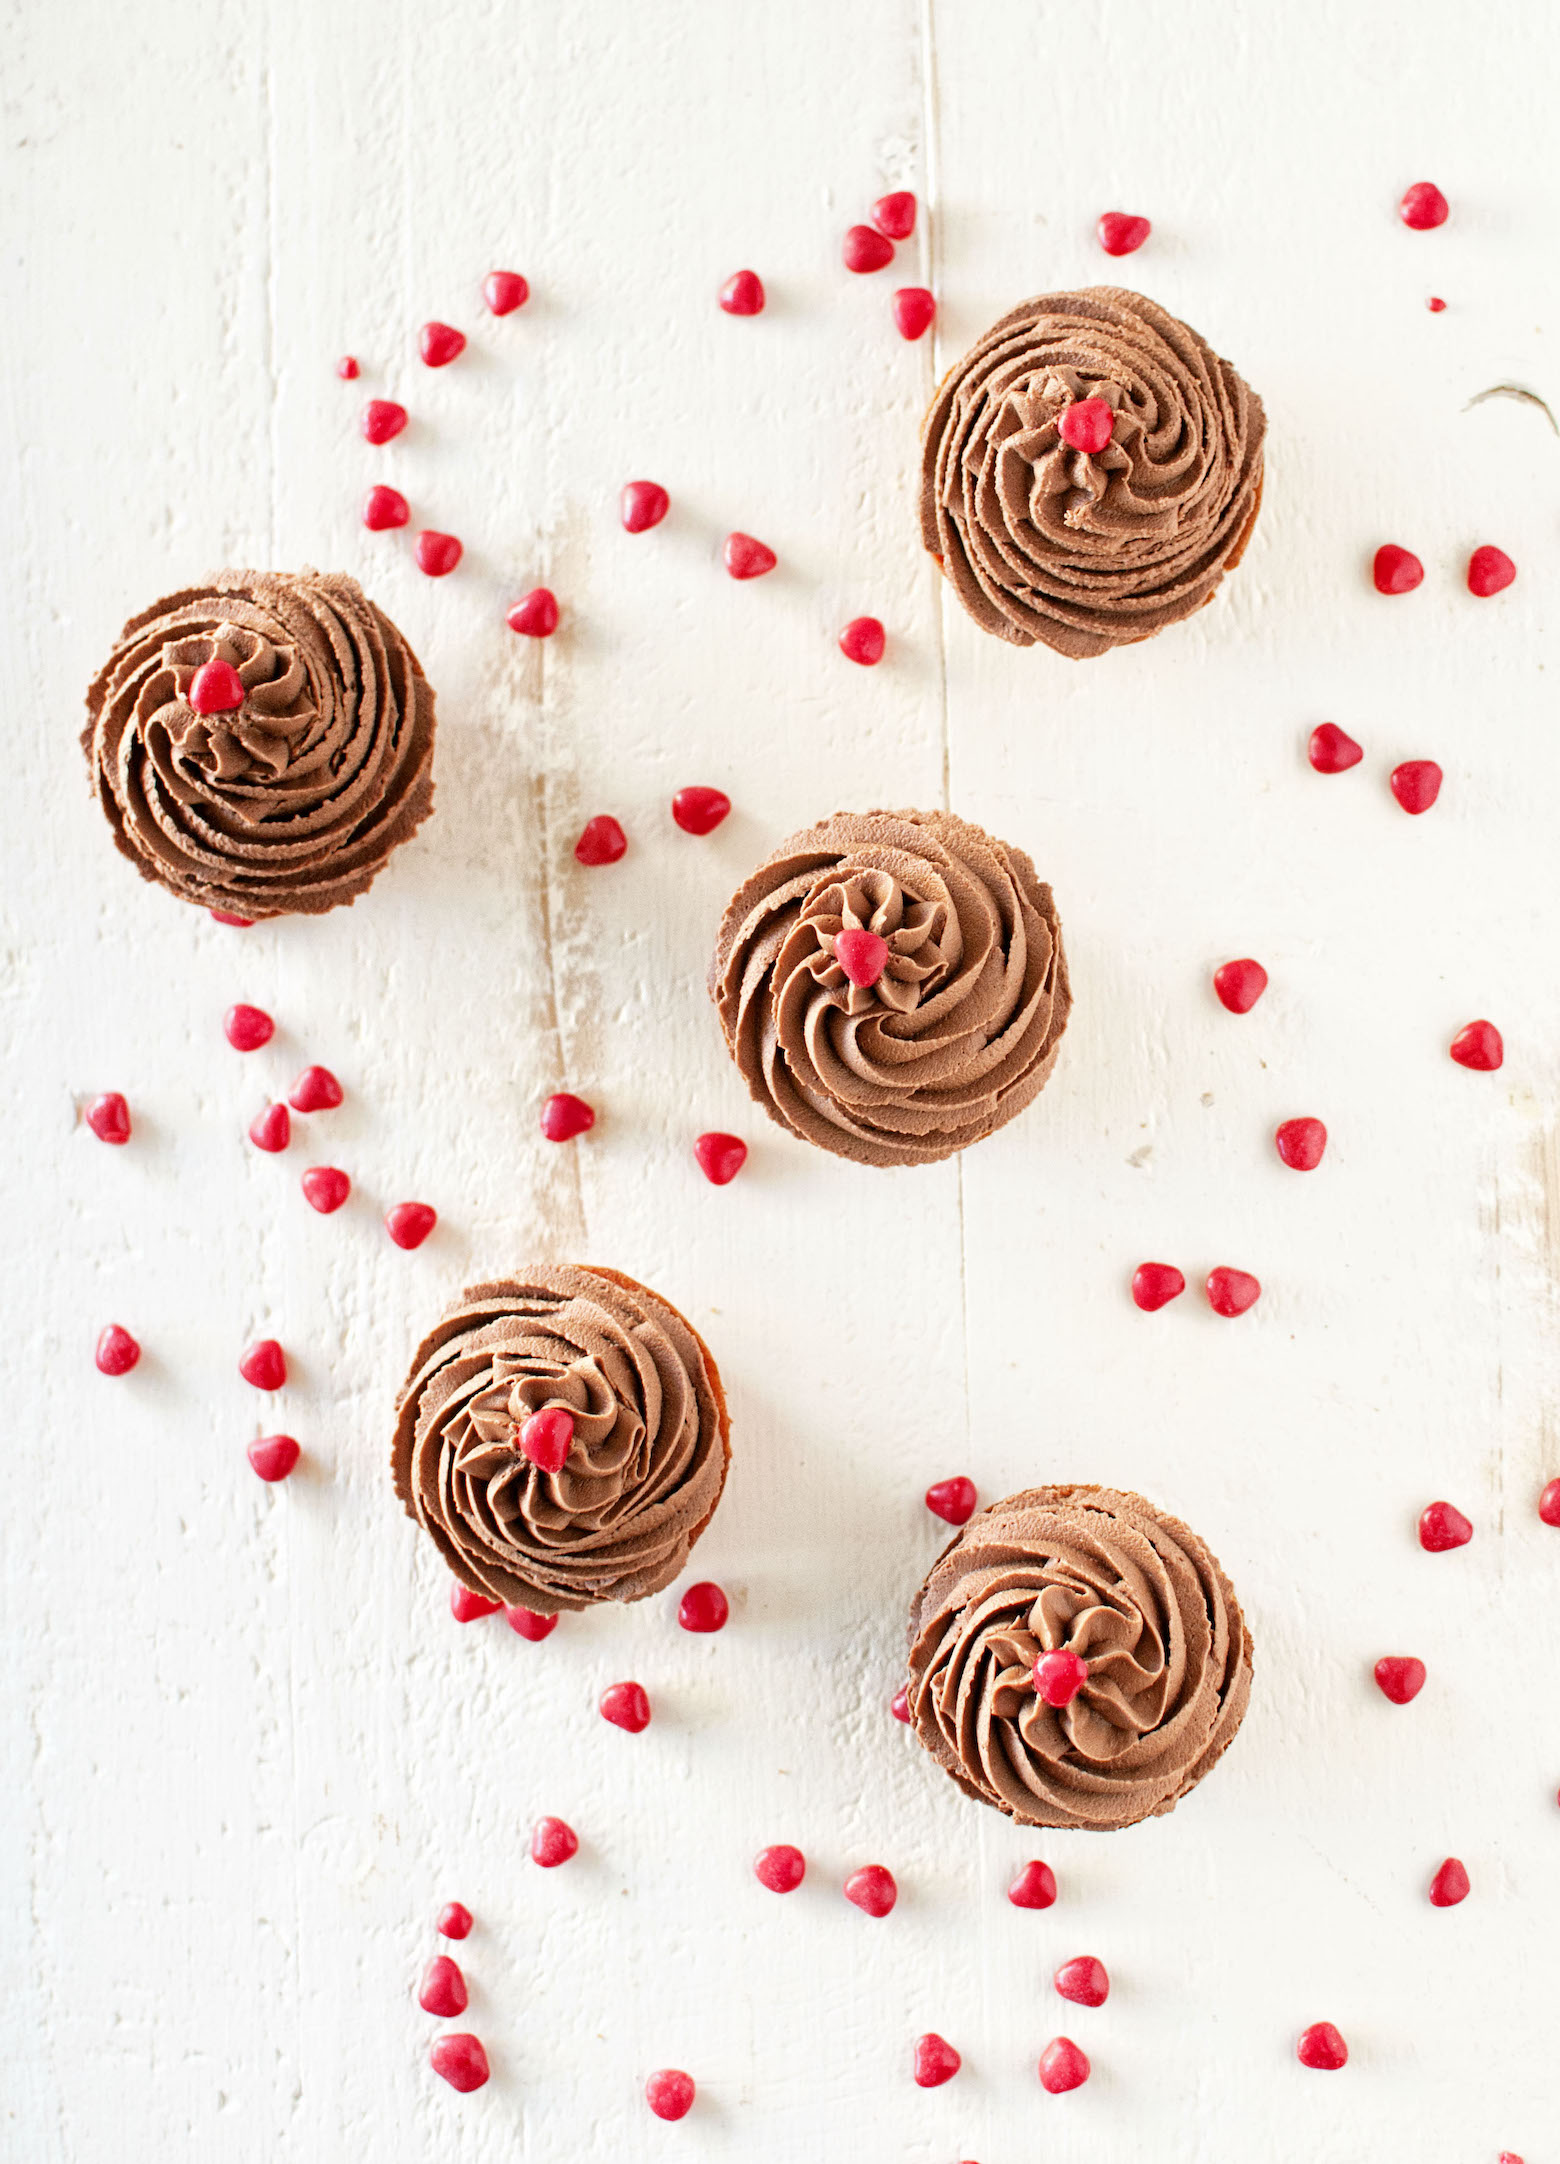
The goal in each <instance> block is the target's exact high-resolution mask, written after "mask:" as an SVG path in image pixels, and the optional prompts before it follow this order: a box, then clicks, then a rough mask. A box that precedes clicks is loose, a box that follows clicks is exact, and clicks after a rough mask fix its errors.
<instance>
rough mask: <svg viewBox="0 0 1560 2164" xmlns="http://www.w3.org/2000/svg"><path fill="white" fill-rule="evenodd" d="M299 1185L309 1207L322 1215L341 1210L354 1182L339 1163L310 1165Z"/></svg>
mask: <svg viewBox="0 0 1560 2164" xmlns="http://www.w3.org/2000/svg"><path fill="white" fill-rule="evenodd" d="M298 1185H299V1186H300V1187H301V1188H302V1189H303V1199H304V1201H305V1202H306V1203H307V1204H308V1205H309V1208H310V1209H311V1210H318V1211H319V1213H320V1215H321V1217H329V1216H330V1215H331V1213H332V1211H334V1210H339V1209H340V1208H341V1205H342V1204H343V1203H344V1202H345V1201H346V1199H347V1197H348V1195H350V1194H351V1192H352V1182H351V1180H350V1179H349V1178H348V1176H347V1174H346V1173H345V1172H343V1171H342V1169H341V1167H340V1166H339V1165H310V1167H309V1169H308V1171H307V1172H306V1173H305V1174H304V1175H303V1178H302V1179H301V1180H300V1181H299V1182H298Z"/></svg>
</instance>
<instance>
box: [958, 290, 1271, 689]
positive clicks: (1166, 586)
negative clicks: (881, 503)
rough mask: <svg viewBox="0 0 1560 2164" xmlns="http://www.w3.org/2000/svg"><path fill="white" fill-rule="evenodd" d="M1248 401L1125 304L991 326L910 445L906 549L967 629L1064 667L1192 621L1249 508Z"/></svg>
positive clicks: (1165, 326)
mask: <svg viewBox="0 0 1560 2164" xmlns="http://www.w3.org/2000/svg"><path fill="white" fill-rule="evenodd" d="M1265 427H1266V423H1265V421H1264V417H1263V412H1262V401H1261V400H1260V399H1259V398H1258V397H1257V396H1256V395H1255V393H1254V392H1253V391H1251V390H1250V389H1249V388H1248V386H1247V385H1246V384H1245V383H1244V382H1243V381H1242V380H1241V378H1240V377H1239V376H1238V375H1237V374H1236V372H1235V370H1234V369H1233V368H1232V367H1231V366H1230V364H1229V362H1228V361H1221V360H1220V359H1219V356H1218V355H1217V354H1216V353H1215V352H1213V351H1212V349H1211V348H1210V347H1209V346H1208V345H1207V344H1206V343H1205V342H1204V341H1203V340H1202V339H1201V338H1199V337H1198V335H1197V333H1196V332H1195V331H1194V330H1191V329H1189V328H1188V326H1187V325H1186V324H1184V323H1179V322H1177V320H1176V318H1175V317H1174V316H1172V315H1168V314H1167V313H1166V312H1165V310H1164V309H1163V308H1159V307H1156V306H1155V304H1154V303H1153V302H1152V301H1150V300H1145V299H1144V298H1143V296H1142V294H1141V293H1127V292H1123V291H1122V290H1121V289H1120V288H1119V287H1117V286H1093V287H1091V288H1090V289H1089V290H1088V291H1087V292H1084V293H1043V294H1041V295H1040V296H1039V298H1038V299H1036V300H1032V301H1025V302H1023V304H1022V305H1021V306H1020V307H1017V308H1015V309H1013V310H1012V311H1011V312H1010V313H1009V314H1008V315H1005V316H1004V317H1003V318H1002V320H1001V322H1000V323H996V324H993V326H992V328H991V329H990V330H989V331H988V332H987V333H986V335H985V337H984V338H982V339H981V340H980V341H979V343H978V344H977V345H975V346H972V347H971V349H970V351H969V352H968V353H966V355H965V356H964V358H963V360H962V361H960V362H959V364H958V366H957V367H956V368H954V369H953V370H952V371H951V372H950V373H949V375H948V376H947V377H946V379H945V380H944V382H943V385H942V388H941V389H940V390H939V391H938V393H937V396H936V398H935V399H934V400H933V401H932V407H931V411H930V412H929V413H928V414H927V417H926V425H925V428H924V430H923V433H922V451H921V537H922V539H923V540H924V542H925V544H926V546H927V548H928V549H929V550H930V551H931V553H932V554H933V555H934V556H935V557H936V558H937V561H938V562H939V563H940V564H941V565H942V567H943V570H944V571H945V572H946V573H947V574H948V577H949V578H950V579H951V580H952V582H953V585H954V589H955V591H956V592H957V594H958V596H959V599H960V600H961V601H962V602H963V603H964V606H965V608H966V609H967V610H968V611H969V613H970V615H971V616H973V617H974V619H975V621H976V623H978V624H979V625H980V626H981V628H982V629H983V630H985V631H994V632H995V633H996V634H997V637H998V638H1000V639H1007V640H1009V641H1010V642H1011V643H1012V644H1013V645H1014V646H1033V645H1034V644H1035V643H1036V641H1037V640H1038V641H1043V642H1044V643H1045V645H1047V646H1052V647H1055V649H1056V651H1057V652H1058V653H1059V654H1067V655H1069V656H1070V657H1071V658H1072V659H1073V660H1075V661H1082V660H1086V659H1088V658H1089V657H1091V656H1093V655H1095V654H1103V653H1105V652H1107V651H1108V650H1109V648H1111V647H1112V646H1126V645H1130V644H1132V643H1133V642H1134V641H1136V640H1138V639H1147V638H1151V637H1152V636H1153V634H1154V633H1155V632H1156V631H1162V630H1163V629H1164V627H1165V626H1166V624H1176V623H1179V622H1180V621H1181V619H1182V618H1183V617H1186V616H1191V615H1193V614H1194V613H1195V612H1196V611H1197V610H1198V609H1200V608H1201V607H1202V606H1203V604H1204V602H1206V601H1209V600H1211V599H1212V598H1213V592H1214V589H1215V587H1216V586H1217V585H1218V583H1219V581H1220V579H1221V578H1223V576H1224V574H1225V572H1226V571H1232V570H1233V569H1234V568H1235V566H1236V564H1238V563H1239V562H1240V559H1241V554H1242V551H1243V550H1244V549H1245V546H1246V543H1247V540H1248V539H1249V538H1250V535H1251V529H1252V526H1253V525H1254V523H1255V521H1256V516H1257V508H1258V505H1259V504H1260V503H1261V500H1262V439H1263V435H1264V431H1265Z"/></svg>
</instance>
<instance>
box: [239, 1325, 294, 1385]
mask: <svg viewBox="0 0 1560 2164" xmlns="http://www.w3.org/2000/svg"><path fill="white" fill-rule="evenodd" d="M238 1372H239V1374H240V1375H242V1376H243V1378H244V1380H245V1382H246V1383H253V1384H254V1387H255V1388H256V1389H257V1390H281V1389H283V1388H284V1387H285V1386H286V1382H287V1355H286V1353H284V1352H283V1351H282V1348H281V1346H280V1345H278V1344H277V1342H276V1340H275V1338H274V1337H263V1338H257V1339H256V1341H255V1343H254V1344H253V1345H251V1346H250V1348H249V1350H248V1351H247V1352H246V1353H243V1354H241V1355H240V1356H239V1362H238Z"/></svg>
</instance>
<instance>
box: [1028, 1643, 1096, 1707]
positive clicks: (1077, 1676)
mask: <svg viewBox="0 0 1560 2164" xmlns="http://www.w3.org/2000/svg"><path fill="white" fill-rule="evenodd" d="M1088 1680H1089V1664H1088V1662H1087V1661H1086V1660H1083V1659H1081V1658H1080V1657H1079V1655H1078V1654H1076V1653H1074V1652H1072V1651H1071V1649H1070V1648H1068V1647H1065V1646H1064V1647H1060V1648H1058V1650H1057V1651H1056V1652H1054V1653H1042V1654H1040V1655H1039V1656H1038V1658H1037V1659H1036V1661H1035V1664H1034V1670H1033V1681H1034V1686H1035V1689H1036V1690H1037V1691H1038V1692H1039V1694H1040V1696H1041V1698H1043V1699H1044V1701H1045V1703H1046V1704H1047V1705H1048V1706H1053V1707H1055V1708H1056V1709H1057V1710H1058V1711H1060V1710H1061V1708H1062V1707H1063V1706H1070V1705H1071V1704H1072V1702H1073V1700H1074V1699H1075V1698H1076V1697H1077V1695H1078V1693H1079V1692H1080V1691H1081V1690H1082V1689H1083V1686H1084V1685H1085V1684H1086V1683H1087V1682H1088Z"/></svg>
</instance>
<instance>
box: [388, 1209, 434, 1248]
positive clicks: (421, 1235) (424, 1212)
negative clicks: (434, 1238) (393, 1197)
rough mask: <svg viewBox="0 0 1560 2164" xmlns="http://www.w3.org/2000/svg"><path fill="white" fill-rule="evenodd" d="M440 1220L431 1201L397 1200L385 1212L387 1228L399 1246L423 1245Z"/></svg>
mask: <svg viewBox="0 0 1560 2164" xmlns="http://www.w3.org/2000/svg"><path fill="white" fill-rule="evenodd" d="M438 1222H439V1213H438V1211H437V1210H436V1209H435V1208H434V1206H433V1204H432V1203H431V1202H396V1203H392V1204H391V1206H390V1208H389V1209H388V1210H386V1212H385V1230H386V1232H388V1233H389V1235H390V1237H391V1239H392V1240H394V1242H395V1244H396V1246H397V1247H404V1248H414V1247H421V1246H422V1244H423V1242H424V1240H426V1239H427V1237H428V1235H429V1233H430V1232H432V1230H433V1228H434V1226H435V1225H436V1224H437V1223H438Z"/></svg>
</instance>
